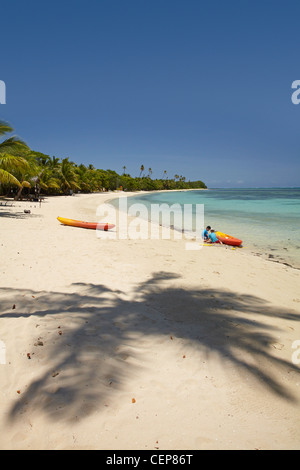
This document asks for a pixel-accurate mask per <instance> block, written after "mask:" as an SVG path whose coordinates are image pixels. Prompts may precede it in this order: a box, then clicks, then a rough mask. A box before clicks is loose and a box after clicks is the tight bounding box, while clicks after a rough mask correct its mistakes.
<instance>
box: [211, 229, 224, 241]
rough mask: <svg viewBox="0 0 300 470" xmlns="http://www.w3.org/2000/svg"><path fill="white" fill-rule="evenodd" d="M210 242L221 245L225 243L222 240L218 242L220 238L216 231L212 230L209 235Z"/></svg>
mask: <svg viewBox="0 0 300 470" xmlns="http://www.w3.org/2000/svg"><path fill="white" fill-rule="evenodd" d="M208 242H209V243H220V244H221V245H223V243H222V242H221V241H220V240H218V238H217V236H216V234H215V231H214V230H213V229H211V231H210V234H209V235H208Z"/></svg>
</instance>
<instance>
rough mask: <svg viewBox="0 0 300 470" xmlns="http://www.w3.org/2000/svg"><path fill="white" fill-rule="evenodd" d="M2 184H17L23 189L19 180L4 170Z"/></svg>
mask: <svg viewBox="0 0 300 470" xmlns="http://www.w3.org/2000/svg"><path fill="white" fill-rule="evenodd" d="M0 182H1V183H2V184H15V185H16V186H19V187H21V184H20V182H19V181H18V180H17V178H16V177H15V176H13V175H12V174H11V173H9V172H8V171H6V170H3V169H2V168H0Z"/></svg>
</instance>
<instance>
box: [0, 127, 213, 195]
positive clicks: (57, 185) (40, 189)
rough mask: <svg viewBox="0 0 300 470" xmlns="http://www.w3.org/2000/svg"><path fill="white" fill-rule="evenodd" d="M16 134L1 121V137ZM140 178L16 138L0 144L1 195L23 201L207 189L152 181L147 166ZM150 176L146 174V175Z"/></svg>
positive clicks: (179, 181)
mask: <svg viewBox="0 0 300 470" xmlns="http://www.w3.org/2000/svg"><path fill="white" fill-rule="evenodd" d="M12 132H13V129H12V127H11V126H10V125H9V124H7V123H6V122H3V121H0V138H3V136H5V135H6V134H11V133H12ZM139 171H140V173H139V176H136V177H134V176H131V175H130V174H128V173H126V165H124V166H123V173H122V174H118V173H117V172H116V171H114V170H103V169H97V168H95V167H94V166H93V165H92V164H90V165H88V166H87V165H84V164H83V163H81V164H77V163H75V162H73V161H71V160H70V159H69V157H66V158H58V157H55V156H52V157H50V156H49V155H46V154H44V153H41V152H37V151H34V150H32V149H30V148H29V147H28V146H27V145H26V143H25V142H24V141H22V140H21V139H19V138H18V137H16V136H13V137H9V138H6V139H5V140H3V141H2V142H0V194H1V195H6V196H13V197H14V198H15V199H20V198H22V197H23V196H27V197H28V196H30V195H31V196H32V197H33V196H34V195H35V196H37V197H39V196H40V195H41V194H43V195H59V194H62V195H63V194H70V193H77V192H82V193H91V192H98V191H114V190H118V189H123V190H124V191H142V190H143V191H155V190H168V189H198V188H199V189H200V188H206V185H205V184H204V183H203V182H202V181H186V178H185V177H184V176H179V175H178V174H176V175H174V178H169V177H168V176H167V171H166V170H164V173H163V176H162V178H161V179H154V178H152V169H151V168H149V169H148V171H146V172H145V167H144V165H141V167H140V169H139ZM145 173H147V174H145Z"/></svg>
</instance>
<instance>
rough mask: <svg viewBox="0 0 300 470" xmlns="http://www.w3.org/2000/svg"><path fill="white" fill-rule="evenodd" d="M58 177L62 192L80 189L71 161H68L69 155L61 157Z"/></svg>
mask: <svg viewBox="0 0 300 470" xmlns="http://www.w3.org/2000/svg"><path fill="white" fill-rule="evenodd" d="M59 179H60V181H61V187H62V190H63V191H64V192H67V191H68V190H71V189H72V190H74V189H80V186H79V185H78V183H77V179H78V178H77V175H76V172H75V167H74V164H73V162H70V161H69V157H67V158H63V159H62V161H61V167H60V173H59Z"/></svg>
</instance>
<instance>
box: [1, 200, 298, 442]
mask: <svg viewBox="0 0 300 470" xmlns="http://www.w3.org/2000/svg"><path fill="white" fill-rule="evenodd" d="M113 196H114V197H115V196H117V194H114V193H103V194H92V195H76V196H73V197H70V196H66V197H64V196H62V197H52V198H51V197H49V198H46V199H45V201H44V202H42V203H41V204H39V203H33V202H26V201H22V202H13V207H10V206H5V207H4V206H0V227H1V232H0V233H1V239H0V250H1V257H0V276H1V284H0V291H1V295H0V324H1V328H0V341H1V343H0V346H1V345H2V356H0V358H1V357H2V363H0V397H1V400H0V449H41V450H42V449H91V450H93V449H106V450H110V449H112V450H113V449H114V450H127V449H133V450H136V449H138V450H158V449H160V450H176V449H183V450H193V449H195V450H197V449H251V450H252V449H253V450H254V449H262V450H263V449H300V412H299V405H300V374H299V372H300V364H299V363H298V362H299V361H300V325H299V319H300V291H299V285H300V282H299V281H300V271H299V270H297V269H293V268H291V267H289V266H286V265H284V264H279V263H273V262H271V261H268V260H267V259H264V258H263V257H258V256H254V255H253V254H251V253H249V252H247V251H245V250H243V249H235V250H232V249H231V248H228V247H227V248H226V247H224V246H220V247H203V248H202V249H200V250H186V241H185V240H183V239H178V240H174V239H171V240H162V239H158V240H151V239H148V240H139V239H137V240H133V239H119V238H118V237H116V238H115V239H107V240H104V239H101V238H98V237H97V236H96V234H95V231H94V230H84V229H78V228H72V227H67V226H63V225H61V224H60V223H59V222H58V221H57V217H58V216H61V217H68V218H74V219H80V220H90V221H95V220H96V209H97V206H98V205H99V204H100V203H104V202H105V201H107V200H109V199H111V198H112V197H113ZM24 210H30V214H29V213H24ZM297 341H298V343H297ZM297 351H298V352H297Z"/></svg>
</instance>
